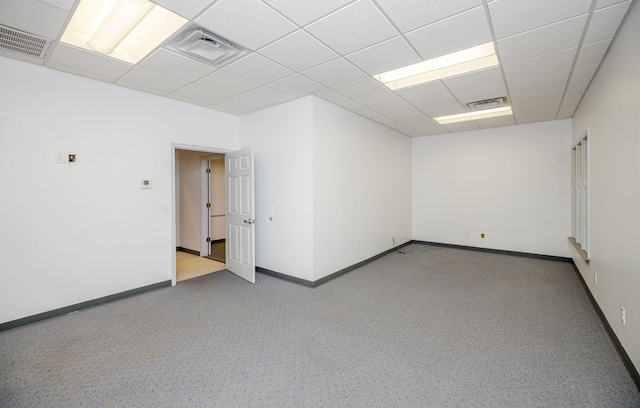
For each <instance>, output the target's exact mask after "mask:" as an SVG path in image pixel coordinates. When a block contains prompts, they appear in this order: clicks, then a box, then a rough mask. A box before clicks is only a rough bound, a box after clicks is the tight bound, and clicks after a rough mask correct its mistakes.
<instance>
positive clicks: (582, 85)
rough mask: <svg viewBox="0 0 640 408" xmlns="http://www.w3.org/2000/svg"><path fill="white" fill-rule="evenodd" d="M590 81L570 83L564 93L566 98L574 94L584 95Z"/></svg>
mask: <svg viewBox="0 0 640 408" xmlns="http://www.w3.org/2000/svg"><path fill="white" fill-rule="evenodd" d="M589 83H590V81H585V82H573V83H570V84H569V86H567V92H566V94H565V95H564V96H565V98H570V97H573V96H579V97H582V95H584V92H585V91H586V90H587V87H588V86H589Z"/></svg>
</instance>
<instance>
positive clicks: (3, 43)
mask: <svg viewBox="0 0 640 408" xmlns="http://www.w3.org/2000/svg"><path fill="white" fill-rule="evenodd" d="M50 45H51V40H50V39H48V38H43V37H38V36H36V35H33V34H29V33H25V32H24V31H18V30H14V29H13V28H10V27H5V26H2V25H0V50H5V51H10V52H15V53H18V54H22V55H27V56H29V57H34V58H40V59H44V56H45V55H46V54H47V50H48V49H49V46H50Z"/></svg>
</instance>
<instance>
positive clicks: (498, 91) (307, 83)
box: [0, 0, 632, 136]
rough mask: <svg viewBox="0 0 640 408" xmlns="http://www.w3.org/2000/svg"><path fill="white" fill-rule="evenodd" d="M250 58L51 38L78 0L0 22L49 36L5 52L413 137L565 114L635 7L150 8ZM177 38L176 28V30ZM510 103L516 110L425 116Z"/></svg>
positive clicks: (166, 90) (460, 3)
mask: <svg viewBox="0 0 640 408" xmlns="http://www.w3.org/2000/svg"><path fill="white" fill-rule="evenodd" d="M155 2H156V3H157V4H159V5H161V6H163V7H165V8H167V9H169V10H171V11H173V12H175V13H177V14H179V15H181V16H183V17H185V18H186V19H188V20H190V21H189V22H188V23H186V24H185V26H184V27H183V29H185V30H186V29H188V28H189V27H192V26H200V27H202V28H204V29H205V30H207V31H210V32H212V33H214V34H216V35H218V36H220V37H223V38H225V39H227V40H228V41H230V42H231V43H233V44H236V45H240V46H242V47H244V48H246V49H248V50H250V53H248V54H247V55H246V56H244V57H243V58H241V59H238V60H235V61H232V62H231V63H229V64H227V65H223V66H218V67H216V66H212V65H209V64H207V63H204V62H202V61H200V60H196V59H193V58H190V57H187V56H184V55H182V54H179V53H177V52H175V51H172V50H170V49H169V47H168V42H169V41H170V40H171V38H169V40H167V42H165V43H163V44H162V45H161V46H159V47H158V48H156V49H155V50H154V51H153V52H152V53H151V54H149V55H148V56H147V57H146V58H144V59H142V60H141V61H140V62H139V63H138V64H135V65H133V64H129V63H126V62H122V61H119V60H115V59H112V58H110V57H108V56H104V55H101V54H97V53H93V52H90V51H87V50H85V49H81V48H76V47H74V46H71V45H68V44H64V43H61V42H59V40H60V37H61V36H62V33H63V31H64V29H65V27H66V24H67V23H68V22H69V20H70V18H71V15H72V12H73V10H74V9H75V7H76V6H77V4H76V1H74V0H3V1H2V2H0V24H1V25H4V26H8V27H11V28H14V29H16V30H21V31H24V32H27V33H30V34H33V35H36V36H40V37H43V38H45V39H49V40H51V41H52V43H51V46H50V47H49V49H48V51H47V53H46V55H45V56H44V58H42V59H40V58H35V57H28V56H24V55H21V54H16V53H13V52H10V51H6V50H0V55H1V56H4V57H8V58H15V59H20V60H23V61H27V62H30V63H34V64H39V65H43V66H45V67H48V68H51V69H55V70H60V71H65V72H68V73H72V74H75V75H81V76H84V77H88V78H92V79H96V80H100V81H104V82H109V83H113V84H115V85H119V86H124V87H128V88H133V89H136V90H139V91H143V92H148V93H152V94H155V95H160V96H163V97H167V98H172V99H176V100H180V101H183V102H186V103H191V104H195V105H200V106H204V107H207V108H210V109H214V110H219V111H224V112H228V113H232V114H237V115H242V114H245V113H248V112H252V111H256V110H260V109H264V108H266V107H268V106H272V105H277V104H281V103H284V102H287V101H290V100H293V99H295V98H300V97H303V96H306V95H316V96H317V97H319V98H323V99H326V100H327V101H329V102H332V103H334V104H336V105H339V106H342V107H344V108H345V109H349V110H351V111H353V112H355V113H357V114H359V115H362V116H364V117H367V118H370V119H372V120H374V121H376V122H379V123H381V124H383V125H385V126H388V127H390V128H393V129H396V130H398V131H400V132H402V133H404V134H406V135H409V136H428V135H437V134H444V133H450V132H459V131H466V130H475V129H481V128H492V127H499V126H508V125H514V124H525V123H532V122H541V121H548V120H555V119H567V118H570V117H572V116H573V113H574V112H575V109H576V107H577V106H578V103H579V102H580V99H581V98H582V95H583V94H584V92H585V90H586V89H587V86H588V84H589V82H590V81H591V79H592V77H593V75H594V74H595V72H596V70H597V69H598V66H599V64H600V62H601V61H602V58H603V57H604V55H605V53H606V51H607V49H608V47H609V45H610V43H611V41H612V38H613V37H614V35H615V33H616V31H617V30H618V27H619V26H620V23H621V22H622V20H623V19H624V17H625V15H626V13H627V11H628V9H629V7H630V5H631V3H632V1H631V0H627V1H621V0H535V1H532V0H493V1H490V0H355V1H353V0H323V1H318V0H217V1H212V0H190V1H186V0H156V1H155ZM176 35H178V34H176ZM489 41H493V43H494V44H495V46H496V49H497V53H498V58H499V61H500V65H499V66H498V67H494V68H489V69H485V70H482V71H476V72H473V73H469V74H465V75H460V76H457V77H452V78H447V79H443V80H438V81H433V82H429V83H426V84H422V85H418V86H415V87H411V88H404V89H399V90H396V91H391V90H389V89H388V88H386V87H385V86H383V85H381V84H380V83H379V82H377V81H376V80H374V79H373V78H372V76H373V75H376V74H380V73H382V72H386V71H389V70H392V69H396V68H400V67H402V66H406V65H409V64H414V63H417V62H420V61H424V60H427V59H431V58H435V57H439V56H442V55H444V54H448V53H452V52H456V51H460V50H462V49H465V48H469V47H473V46H477V45H480V44H483V43H486V42H489ZM497 97H506V98H507V101H508V102H509V103H511V105H512V106H513V111H514V115H513V116H507V117H499V118H490V119H482V120H477V121H470V122H463V123H456V124H450V125H444V126H442V125H439V124H437V123H436V122H435V121H434V120H433V119H432V118H434V117H436V116H442V115H452V114H457V113H463V112H465V111H468V110H469V108H468V107H467V104H468V103H470V102H474V101H479V100H485V99H491V98H497Z"/></svg>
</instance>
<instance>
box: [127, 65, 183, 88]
mask: <svg viewBox="0 0 640 408" xmlns="http://www.w3.org/2000/svg"><path fill="white" fill-rule="evenodd" d="M122 82H125V83H127V84H129V85H131V84H133V85H140V86H144V87H145V88H150V89H154V90H156V91H162V92H163V94H165V95H166V94H168V93H171V92H174V91H177V90H178V89H180V88H182V87H184V86H185V85H187V84H188V82H187V81H183V80H181V79H177V78H173V77H170V76H167V75H164V74H159V73H157V72H154V71H150V70H148V69H145V68H140V67H135V68H133V69H132V70H131V71H129V72H127V73H126V74H125V75H123V76H122V77H121V78H120V80H118V81H117V82H116V83H117V84H118V85H121V83H122Z"/></svg>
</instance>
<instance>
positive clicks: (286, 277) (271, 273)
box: [256, 241, 412, 288]
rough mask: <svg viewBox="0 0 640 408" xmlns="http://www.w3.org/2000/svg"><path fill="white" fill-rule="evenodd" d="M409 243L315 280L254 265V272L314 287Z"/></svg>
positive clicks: (409, 242) (409, 243) (408, 242)
mask: <svg viewBox="0 0 640 408" xmlns="http://www.w3.org/2000/svg"><path fill="white" fill-rule="evenodd" d="M411 243H412V241H407V242H405V243H404V244H402V245H398V246H396V247H394V248H391V249H388V250H386V251H384V252H381V253H379V254H378V255H374V256H372V257H371V258H367V259H365V260H364V261H361V262H358V263H357V264H353V265H351V266H348V267H346V268H344V269H340V270H339V271H337V272H334V273H332V274H330V275H327V276H325V277H324V278H320V279H318V280H315V281H308V280H306V279H300V278H296V277H293V276H289V275H285V274H283V273H280V272H275V271H272V270H269V269H266V268H261V267H259V266H256V272H258V273H262V274H264V275H269V276H273V277H274V278H278V279H283V280H286V281H289V282H293V283H297V284H299V285H304V286H307V287H310V288H315V287H318V286H320V285H322V284H323V283H327V282H329V281H330V280H333V279H335V278H337V277H339V276H341V275H344V274H345V273H347V272H351V271H352V270H354V269H357V268H359V267H361V266H363V265H366V264H368V263H369V262H373V261H375V260H376V259H378V258H381V257H383V256H385V255H387V254H390V253H391V252H394V251H397V250H399V249H400V248H402V247H405V246H407V245H411Z"/></svg>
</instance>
